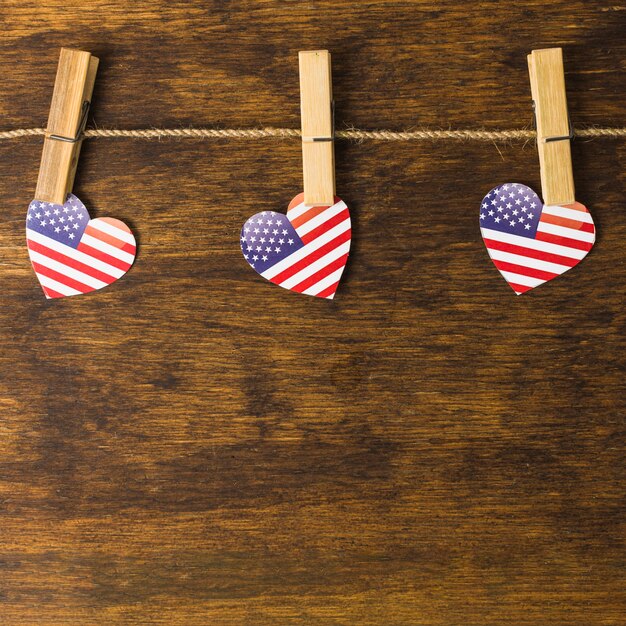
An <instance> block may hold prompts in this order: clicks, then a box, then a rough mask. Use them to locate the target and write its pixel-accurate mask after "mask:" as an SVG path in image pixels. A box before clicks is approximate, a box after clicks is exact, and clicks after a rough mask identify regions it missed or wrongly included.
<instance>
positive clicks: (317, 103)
mask: <svg viewBox="0 0 626 626" xmlns="http://www.w3.org/2000/svg"><path fill="white" fill-rule="evenodd" d="M298 56H299V61H300V111H301V117H302V169H303V173H304V204H305V205H308V206H330V205H332V204H333V203H334V200H335V150H334V141H335V129H334V119H333V118H334V115H333V87H332V79H331V67H330V53H329V52H328V50H312V51H306V52H300V53H299V55H298Z"/></svg>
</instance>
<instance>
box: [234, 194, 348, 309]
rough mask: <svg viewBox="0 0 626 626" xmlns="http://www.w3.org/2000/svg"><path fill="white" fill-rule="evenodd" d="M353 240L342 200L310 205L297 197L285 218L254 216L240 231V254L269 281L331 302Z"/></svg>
mask: <svg viewBox="0 0 626 626" xmlns="http://www.w3.org/2000/svg"><path fill="white" fill-rule="evenodd" d="M350 238H351V224H350V211H349V210H348V207H347V206H346V204H345V202H344V201H343V200H340V199H339V198H335V202H334V204H333V205H332V206H316V207H311V206H305V204H304V194H299V195H297V196H296V197H295V198H294V199H293V200H292V201H291V203H290V204H289V207H288V208H287V214H286V215H285V214H284V213H276V212H275V211H263V212H261V213H257V214H256V215H254V216H252V217H251V218H250V219H249V220H248V221H247V222H246V223H245V224H244V225H243V228H242V229H241V251H242V252H243V256H244V258H245V259H246V261H248V263H249V264H250V265H251V267H252V268H253V269H254V270H255V271H256V272H258V273H259V274H261V276H263V278H266V279H267V280H269V281H270V282H272V283H275V284H276V285H280V286H281V287H284V288H285V289H290V290H291V291H296V292H297V293H304V294H306V295H309V296H316V297H318V298H330V299H332V298H333V297H334V296H335V292H336V291H337V287H338V285H339V281H340V279H341V275H342V274H343V270H344V268H345V266H346V261H347V260H348V253H349V252H350Z"/></svg>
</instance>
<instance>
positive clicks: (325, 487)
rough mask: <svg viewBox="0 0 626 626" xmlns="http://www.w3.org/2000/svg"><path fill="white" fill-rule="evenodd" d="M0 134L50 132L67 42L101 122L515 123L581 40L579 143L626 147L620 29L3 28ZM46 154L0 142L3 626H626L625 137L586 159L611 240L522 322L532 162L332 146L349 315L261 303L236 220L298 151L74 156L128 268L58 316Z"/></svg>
mask: <svg viewBox="0 0 626 626" xmlns="http://www.w3.org/2000/svg"><path fill="white" fill-rule="evenodd" d="M0 11H2V14H1V19H0V23H1V25H2V37H1V38H0V75H1V76H2V81H1V82H0V114H1V119H2V121H1V123H0V127H1V128H2V129H13V128H22V127H33V126H43V125H44V124H45V121H46V119H47V115H48V107H49V104H50V98H51V94H52V86H53V81H54V73H55V69H56V64H57V60H58V52H59V47H60V46H74V47H79V48H83V49H87V50H90V51H91V52H93V53H94V54H96V55H97V56H99V57H100V59H101V65H100V71H99V74H98V79H97V83H96V91H95V96H94V104H93V109H92V111H93V121H92V122H91V124H92V126H93V124H96V125H98V126H101V127H108V128H150V127H159V126H168V127H186V126H189V125H193V126H195V127H202V126H207V127H226V128H229V127H235V128H239V127H246V128H247V127H254V126H257V125H275V126H281V127H290V128H297V127H298V126H299V94H298V73H297V68H298V63H297V52H298V50H301V49H315V48H329V49H330V50H331V51H332V53H333V63H334V74H333V76H334V91H335V98H336V101H337V126H338V127H339V128H345V127H346V126H347V125H354V126H356V127H359V128H367V129H377V128H391V129H394V130H401V129H405V128H410V127H433V128H448V127H452V128H481V127H485V128H488V129H509V128H522V127H525V126H528V125H529V124H530V122H531V118H532V115H531V108H530V88H529V82H528V76H527V69H526V54H527V53H528V52H529V51H530V50H531V49H533V48H537V47H548V46H553V45H561V46H563V47H564V49H565V62H566V79H567V86H568V95H569V103H570V109H571V115H572V119H573V120H574V122H575V124H576V125H578V126H581V125H586V124H598V125H604V126H609V125H614V126H624V125H626V111H625V110H624V98H625V95H626V92H625V88H624V69H625V67H624V66H625V64H626V58H625V54H624V53H625V51H626V44H625V42H624V31H625V29H626V7H624V6H620V5H616V4H615V3H609V2H583V1H582V0H567V1H565V0H560V1H558V2H554V1H550V2H548V1H547V0H546V1H545V2H539V1H536V2H510V3H503V2H481V3H479V4H475V5H471V4H470V3H467V2H465V1H463V0H457V1H456V2H409V1H395V2H370V3H356V2H355V3H348V2H336V1H334V0H327V1H324V2H278V1H269V0H265V1H260V2H220V1H218V0H215V1H212V2H211V1H207V2H181V1H175V2H168V1H166V0H138V1H137V2H134V3H127V2H112V1H110V0H93V1H90V2H82V1H81V2H77V1H73V2H60V1H57V0H46V2H39V1H34V0H5V1H4V2H3V3H2V8H1V9H0ZM41 143H42V142H41V139H40V138H30V139H21V140H13V141H4V142H1V143H0V179H1V181H2V184H0V205H1V206H2V220H1V221H0V286H1V299H0V343H1V346H2V347H1V349H0V372H1V378H0V623H2V624H3V625H14V624H27V625H32V624H44V625H48V624H64V625H65V624H70V625H74V624H76V625H81V626H83V625H88V624H107V625H109V624H177V625H178V624H185V625H205V624H252V625H255V624H281V625H282V624H320V625H324V626H326V625H334V624H394V625H396V624H406V625H420V626H421V625H437V626H439V625H441V626H456V625H460V626H461V625H462V626H467V625H479V624H480V625H486V624H490V625H500V624H515V625H516V626H517V625H522V626H523V625H544V624H546V625H553V624H554V625H556V624H558V625H565V624H568V625H569V624H571V625H585V626H595V625H600V624H602V625H623V624H625V623H626V618H625V617H624V615H625V612H626V598H625V593H624V589H625V578H626V576H625V566H626V558H625V557H626V548H625V535H626V532H625V531H626V524H625V518H624V513H625V510H626V506H625V500H624V496H625V489H624V487H625V479H624V473H625V472H624V470H625V467H624V465H625V464H624V458H625V455H624V411H625V408H626V406H625V405H626V394H625V393H624V391H625V389H624V365H625V361H626V351H625V348H626V341H625V340H624V335H625V330H626V328H625V324H626V314H625V311H624V296H625V290H626V265H625V264H624V239H625V238H626V211H625V210H624V180H625V174H624V172H625V170H626V141H624V140H623V139H621V140H615V139H601V140H593V141H585V142H584V141H580V140H579V141H577V142H575V144H574V149H573V150H574V170H575V178H576V184H577V199H578V200H580V201H582V202H584V203H585V204H586V205H587V206H588V207H589V208H590V209H591V211H592V213H593V215H594V218H595V220H596V223H597V226H598V230H599V238H598V241H597V244H596V246H595V248H594V250H593V251H592V253H591V254H590V255H589V257H588V258H587V259H586V260H585V261H584V262H583V263H582V264H581V266H579V267H578V268H577V269H575V270H573V271H571V272H569V273H568V274H567V275H565V276H563V277H561V278H559V279H557V280H555V281H554V282H553V283H550V284H548V285H545V286H543V287H541V288H539V289H537V290H536V291H534V292H532V293H530V294H528V295H526V296H521V297H515V296H514V295H513V293H512V291H511V290H510V289H509V287H508V286H507V285H506V284H505V283H504V281H503V280H502V279H501V278H500V276H499V274H498V272H497V271H496V270H495V268H494V267H493V265H492V264H491V262H490V261H489V259H488V257H487V253H486V251H485V249H484V246H483V244H482V242H481V240H480V236H479V231H478V223H477V216H478V205H479V202H480V200H481V198H482V196H483V195H484V193H486V192H487V191H488V190H489V189H491V188H492V187H493V186H495V185H496V184H499V183H504V182H507V181H509V182H523V183H526V184H529V185H531V186H533V187H534V188H535V189H536V190H537V191H539V190H540V188H539V170H538V161H537V156H536V151H535V148H534V146H533V145H532V143H528V144H526V145H524V144H523V142H518V143H514V144H511V145H498V146H497V147H496V146H495V145H493V144H489V143H476V142H473V143H460V142H454V141H448V142H411V143H383V142H375V141H367V142H364V143H362V144H358V143H350V142H346V141H343V142H338V144H337V159H336V160H337V188H338V191H339V193H340V194H341V196H342V198H343V199H345V200H346V202H347V203H348V205H349V206H350V207H351V209H352V216H353V220H354V231H353V235H354V239H353V250H352V254H351V257H350V261H349V268H348V269H347V272H346V274H345V275H344V280H343V283H342V285H341V286H340V289H339V292H338V294H337V297H336V300H335V301H333V302H328V301H317V300H316V299H313V298H306V297H302V296H297V295H294V294H291V293H289V292H287V291H285V290H282V289H279V288H277V287H275V286H273V285H269V284H266V283H265V282H264V281H263V280H261V279H260V278H258V277H257V276H256V275H255V274H254V272H253V271H251V270H250V269H249V268H248V266H247V264H246V263H245V261H244V260H243V258H242V257H241V253H240V251H239V245H238V232H239V229H240V227H241V224H242V223H243V222H244V221H245V220H246V219H247V218H248V217H249V216H250V215H252V214H253V213H255V212H257V211H259V210H264V209H267V210H271V209H273V210H282V209H284V208H285V207H286V205H287V203H288V202H289V200H290V199H291V198H292V196H294V195H295V194H296V193H298V192H299V191H301V160H300V145H299V143H298V141H297V140H282V141H280V140H268V139H265V140H229V141H215V140H212V141H209V140H207V141H195V140H185V141H154V142H147V141H141V140H133V139H94V140H89V141H87V142H85V145H84V147H83V154H82V158H81V162H80V166H79V171H78V178H77V183H76V186H75V192H76V193H77V195H78V196H79V197H80V198H82V200H83V201H85V203H86V204H87V206H88V207H89V208H90V209H91V212H92V216H105V215H111V216H115V217H118V218H121V219H123V220H126V221H127V222H128V223H129V224H130V225H131V226H132V227H133V228H134V230H135V232H136V233H137V235H138V240H139V255H138V258H137V261H136V264H135V266H134V267H133V269H132V270H131V271H130V273H129V275H128V276H127V277H126V278H125V279H124V280H123V281H120V282H119V283H117V284H116V285H114V286H112V287H110V288H107V289H106V290H105V291H103V292H101V293H98V294H92V295H90V296H84V297H77V298H68V299H65V300H62V301H52V302H48V301H46V300H45V299H44V297H43V295H42V293H41V290H40V288H39V286H38V284H37V281H36V279H35V276H34V274H33V273H32V271H31V269H30V267H29V262H28V257H27V252H26V248H25V245H24V217H25V213H26V209H27V206H28V203H29V201H30V200H31V198H32V195H33V192H34V188H35V183H36V179H37V170H38V166H39V158H40V154H41Z"/></svg>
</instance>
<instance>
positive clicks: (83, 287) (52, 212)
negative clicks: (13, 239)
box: [26, 193, 136, 298]
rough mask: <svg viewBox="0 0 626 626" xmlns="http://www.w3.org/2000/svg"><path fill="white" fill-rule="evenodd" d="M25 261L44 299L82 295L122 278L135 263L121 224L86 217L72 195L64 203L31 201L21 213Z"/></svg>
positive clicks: (130, 236) (131, 245) (132, 246)
mask: <svg viewBox="0 0 626 626" xmlns="http://www.w3.org/2000/svg"><path fill="white" fill-rule="evenodd" d="M26 242H27V244H28V254H29V255H30V261H31V263H32V265H33V269H34V270H35V274H37V278H38V279H39V282H40V283H41V287H42V289H43V292H44V293H45V294H46V298H62V297H64V296H76V295H78V294H80V293H88V292H89V291H94V290H96V289H102V287H106V286H107V285H110V284H111V283H112V282H114V281H116V280H117V279H118V278H121V277H122V276H124V274H126V272H127V271H128V270H129V269H130V267H131V265H132V264H133V261H134V260H135V250H136V245H135V238H134V237H133V234H132V233H131V232H130V229H129V228H128V226H126V224H124V222H120V220H116V219H113V218H111V217H99V218H97V219H93V220H92V219H89V212H88V211H87V209H86V208H85V205H84V204H83V203H82V202H81V201H80V200H79V199H78V198H77V197H76V196H75V195H73V194H71V193H70V194H68V196H67V200H66V202H65V204H52V203H50V202H40V201H39V200H33V201H32V202H31V203H30V205H29V207H28V213H27V215H26Z"/></svg>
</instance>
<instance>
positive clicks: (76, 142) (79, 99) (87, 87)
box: [35, 48, 98, 204]
mask: <svg viewBox="0 0 626 626" xmlns="http://www.w3.org/2000/svg"><path fill="white" fill-rule="evenodd" d="M97 69H98V59H97V58H96V57H94V56H91V54H90V53H89V52H84V51H82V50H70V49H68V48H62V49H61V56H60V58H59V66H58V69H57V75H56V80H55V83H54V93H53V95H52V104H51V105H50V116H49V118H48V127H47V129H46V136H45V139H44V145H43V153H42V156H41V166H40V168H39V178H38V180H37V189H36V191H35V199H36V200H40V201H44V202H52V203H54V204H63V203H64V202H65V199H66V198H67V194H68V193H69V192H70V191H71V190H72V186H73V184H74V176H75V174H76V166H77V165H78V155H79V153H80V147H81V143H82V133H83V130H84V127H85V124H86V123H87V114H88V112H89V105H90V102H91V95H92V92H93V86H94V82H95V79H96V72H97Z"/></svg>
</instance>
